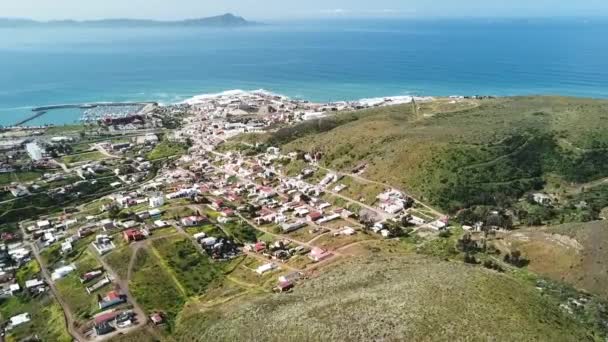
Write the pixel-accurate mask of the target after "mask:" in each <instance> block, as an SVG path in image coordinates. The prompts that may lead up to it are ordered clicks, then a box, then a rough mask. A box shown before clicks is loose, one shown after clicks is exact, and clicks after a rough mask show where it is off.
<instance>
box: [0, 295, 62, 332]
mask: <svg viewBox="0 0 608 342" xmlns="http://www.w3.org/2000/svg"><path fill="white" fill-rule="evenodd" d="M25 312H27V313H29V314H30V315H31V321H30V322H29V323H26V324H24V325H22V326H19V327H17V328H15V329H13V330H11V331H10V332H8V333H7V335H6V336H5V339H4V340H5V341H21V340H23V339H26V338H28V337H31V336H34V335H37V336H38V337H39V338H40V339H41V340H42V341H58V342H69V341H72V337H71V336H70V335H69V334H68V332H67V330H66V328H65V319H64V317H63V312H62V311H61V306H59V304H58V303H57V302H56V301H55V300H54V299H53V298H52V297H50V296H48V295H43V296H39V297H37V298H32V297H30V296H28V295H18V296H15V297H11V298H8V299H3V300H2V302H1V303H0V314H1V315H2V321H5V320H8V319H9V318H10V317H12V316H15V315H19V314H22V313H25Z"/></svg>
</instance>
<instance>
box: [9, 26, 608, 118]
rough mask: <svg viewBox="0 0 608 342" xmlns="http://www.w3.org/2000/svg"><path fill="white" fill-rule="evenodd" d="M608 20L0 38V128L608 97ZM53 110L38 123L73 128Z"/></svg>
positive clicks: (64, 31) (33, 33) (25, 31)
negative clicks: (83, 115)
mask: <svg viewBox="0 0 608 342" xmlns="http://www.w3.org/2000/svg"><path fill="white" fill-rule="evenodd" d="M607 36H608V21H606V20H592V21H583V20H575V19H572V20H540V21H523V20H519V21H500V22H491V21H484V20H475V21H463V20H439V21H411V20H410V21H405V20H356V21H346V20H342V21H333V22H329V21H325V22H298V23H291V24H286V23H276V24H273V25H269V26H264V27H255V28H245V29H235V30H210V29H195V28H130V29H104V28H80V29H68V28H50V29H49V28H21V29H0V124H11V123H14V122H15V121H18V119H20V118H23V117H25V116H27V115H28V114H29V111H30V109H31V107H33V106H41V105H49V104H60V103H80V102H94V101H143V100H145V101H159V102H163V103H171V102H177V101H181V100H184V99H186V98H188V97H191V96H194V95H197V94H202V93H213V92H219V91H223V90H228V89H245V90H253V89H260V88H263V89H267V90H270V91H273V92H277V93H282V94H286V95H289V96H292V97H296V98H304V99H310V100H314V101H329V100H342V99H344V100H351V99H357V98H362V97H374V96H389V95H405V94H415V95H454V94H462V95H465V94H486V95H519V94H562V95H574V96H585V97H601V98H608V49H607V48H606V44H605V43H606V37H607ZM78 115H79V114H78V112H74V111H54V112H51V113H49V114H47V115H45V116H43V117H41V118H39V119H37V120H34V121H32V122H31V124H42V123H49V122H50V123H56V124H61V123H69V122H73V121H74V120H76V119H77V118H78Z"/></svg>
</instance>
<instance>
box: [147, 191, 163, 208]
mask: <svg viewBox="0 0 608 342" xmlns="http://www.w3.org/2000/svg"><path fill="white" fill-rule="evenodd" d="M148 201H149V203H148V204H149V205H150V208H158V207H162V206H163V205H164V204H165V197H164V196H163V195H162V194H158V195H153V196H150V198H149V200H148Z"/></svg>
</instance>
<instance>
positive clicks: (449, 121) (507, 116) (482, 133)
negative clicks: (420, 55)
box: [245, 97, 608, 216]
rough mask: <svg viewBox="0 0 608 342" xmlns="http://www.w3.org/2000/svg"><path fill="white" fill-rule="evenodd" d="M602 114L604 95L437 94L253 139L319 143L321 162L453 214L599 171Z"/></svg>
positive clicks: (605, 155)
mask: <svg viewBox="0 0 608 342" xmlns="http://www.w3.org/2000/svg"><path fill="white" fill-rule="evenodd" d="M606 118H608V101H604V100H591V99H579V98H565V97H514V98H498V99H488V100H462V101H456V100H451V99H439V100H436V101H433V102H428V103H419V104H417V105H416V107H414V106H412V105H410V104H407V105H398V106H390V107H382V108H375V109H370V110H364V111H357V112H350V113H341V114H336V115H334V116H330V117H327V118H323V119H319V120H313V121H307V122H304V123H302V124H300V125H297V126H294V127H288V128H285V129H281V130H279V131H277V132H275V133H274V134H272V135H269V136H266V137H264V139H263V140H262V142H266V143H268V144H270V145H279V146H281V147H282V148H283V149H284V150H285V151H297V150H303V151H315V152H320V153H322V155H323V157H322V159H321V162H320V163H321V165H323V166H326V167H329V168H333V169H338V170H341V171H343V172H345V173H350V172H351V170H352V169H353V168H355V167H356V166H358V165H365V168H364V170H363V173H362V175H363V176H364V177H366V178H370V179H373V180H375V181H378V182H383V183H387V184H390V185H392V186H395V187H399V188H401V189H404V190H406V191H408V192H410V193H411V194H413V195H416V196H417V197H419V198H420V199H421V200H425V201H428V202H430V203H431V204H433V205H435V206H436V207H438V208H440V209H442V210H445V211H446V212H449V213H456V212H458V211H459V210H462V209H464V208H471V207H475V206H499V207H512V206H513V205H515V204H516V202H517V201H518V200H519V199H520V198H521V197H522V196H523V195H524V194H526V193H528V192H530V191H535V190H542V189H543V188H544V187H545V186H547V185H548V183H549V180H551V182H552V184H553V185H554V186H555V187H559V186H562V185H563V186H564V187H563V188H562V190H565V186H566V185H572V184H585V183H588V182H593V181H597V180H601V179H603V177H608V138H606V137H608V125H606V124H605V122H606V121H605V119H606ZM245 139H249V140H251V139H253V140H255V141H256V142H259V141H260V138H259V137H245ZM563 195H564V196H566V195H570V194H569V193H568V194H563ZM595 211H597V210H595ZM593 214H594V215H596V216H597V212H595V213H593Z"/></svg>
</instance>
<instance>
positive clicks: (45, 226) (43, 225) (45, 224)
mask: <svg viewBox="0 0 608 342" xmlns="http://www.w3.org/2000/svg"><path fill="white" fill-rule="evenodd" d="M36 226H37V227H38V229H49V228H51V222H50V221H49V220H42V221H38V222H37V223H36Z"/></svg>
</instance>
